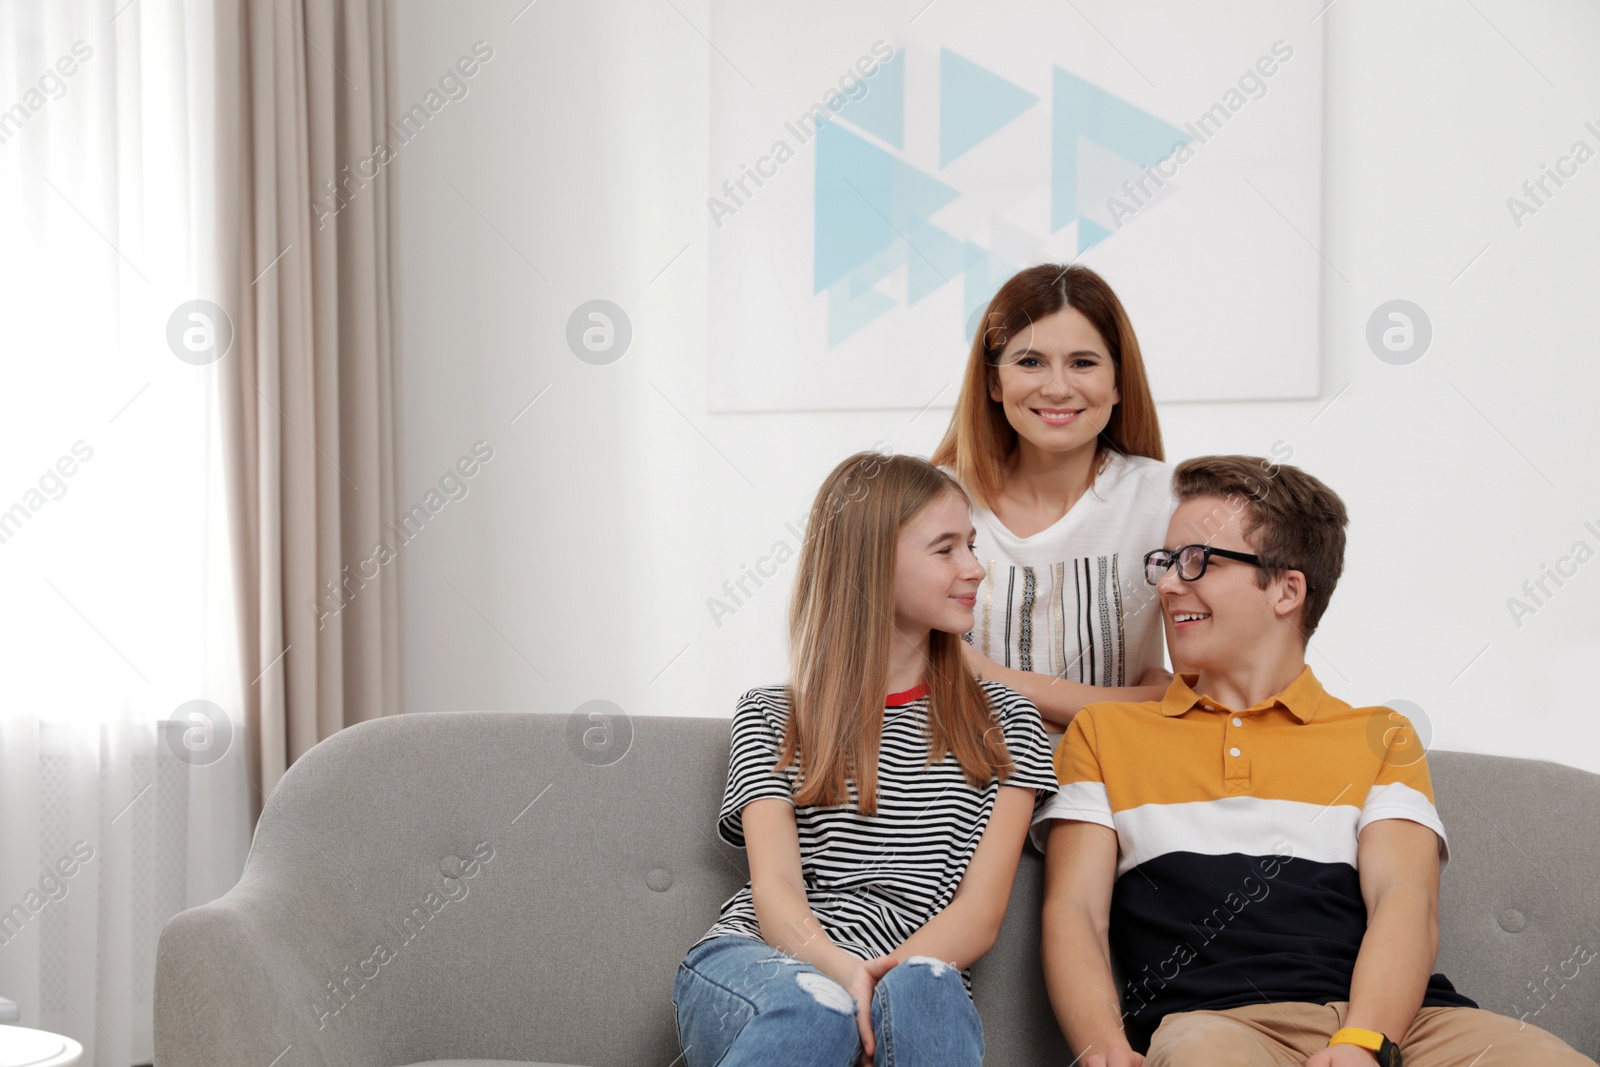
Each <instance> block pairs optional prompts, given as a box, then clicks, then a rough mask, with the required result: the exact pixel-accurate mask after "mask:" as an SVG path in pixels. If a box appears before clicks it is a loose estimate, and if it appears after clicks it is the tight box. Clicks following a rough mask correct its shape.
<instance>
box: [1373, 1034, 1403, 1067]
mask: <svg viewBox="0 0 1600 1067" xmlns="http://www.w3.org/2000/svg"><path fill="white" fill-rule="evenodd" d="M1378 1062H1379V1063H1380V1064H1382V1065H1383V1067H1400V1046H1399V1045H1397V1044H1395V1043H1394V1042H1393V1041H1390V1040H1389V1039H1388V1038H1387V1037H1386V1038H1384V1039H1383V1044H1382V1045H1380V1046H1379V1047H1378Z"/></svg>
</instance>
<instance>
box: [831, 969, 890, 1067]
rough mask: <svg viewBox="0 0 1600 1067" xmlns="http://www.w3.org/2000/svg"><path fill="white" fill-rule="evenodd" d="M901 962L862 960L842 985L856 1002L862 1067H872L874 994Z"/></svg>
mask: <svg viewBox="0 0 1600 1067" xmlns="http://www.w3.org/2000/svg"><path fill="white" fill-rule="evenodd" d="M899 962H900V961H899V960H897V959H895V958H894V957H893V956H878V957H876V958H874V959H870V960H862V961H861V962H860V963H859V964H856V965H854V966H852V967H851V968H850V972H849V973H848V974H847V975H845V976H844V979H845V980H844V981H843V982H841V983H840V984H841V985H843V986H844V988H845V992H847V993H849V994H850V999H851V1000H854V1001H855V1002H856V1028H857V1029H858V1030H860V1032H861V1067H872V1054H873V1052H874V1051H875V1050H874V1042H873V1040H872V992H873V990H875V989H876V988H877V987H878V983H879V982H880V981H881V980H882V979H883V976H884V975H886V974H888V973H889V972H890V971H892V970H894V968H895V965H896V964H898V963H899Z"/></svg>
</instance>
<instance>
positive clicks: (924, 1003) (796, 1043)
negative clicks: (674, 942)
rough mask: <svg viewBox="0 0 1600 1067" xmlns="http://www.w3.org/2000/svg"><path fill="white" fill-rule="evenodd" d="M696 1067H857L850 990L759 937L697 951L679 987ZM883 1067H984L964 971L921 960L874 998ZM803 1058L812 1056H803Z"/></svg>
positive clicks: (681, 1026)
mask: <svg viewBox="0 0 1600 1067" xmlns="http://www.w3.org/2000/svg"><path fill="white" fill-rule="evenodd" d="M672 1005H673V1007H674V1009H676V1011H677V1016H678V1045H679V1047H681V1048H682V1049H683V1058H684V1063H685V1064H686V1065H687V1067H780V1065H783V1067H787V1065H792V1064H797V1063H806V1064H814V1065H816V1067H856V1064H858V1063H859V1062H860V1060H861V1034H860V1031H859V1030H858V1029H857V1027H856V1005H855V1002H854V1001H853V1000H852V999H851V997H850V994H849V993H847V992H846V991H845V988H844V987H843V986H841V985H840V984H839V983H837V982H835V981H834V980H833V979H831V978H829V977H828V976H827V975H825V974H823V973H822V972H821V971H819V970H817V969H816V968H815V967H813V966H812V965H811V964H809V963H802V962H800V961H799V960H797V959H795V958H794V957H793V956H787V955H785V954H784V953H782V952H779V951H778V950H777V949H775V948H773V947H772V946H770V945H768V944H766V943H765V942H763V941H757V940H755V939H754V938H749V937H736V936H727V937H718V938H716V939H714V940H711V941H707V942H706V943H705V944H703V945H696V946H695V947H694V948H692V949H690V950H689V955H688V956H686V957H685V958H684V961H683V962H682V963H681V964H679V965H678V974H677V977H676V978H675V979H674V980H673V983H672ZM872 1035H873V1041H874V1043H875V1044H876V1046H877V1047H876V1049H875V1050H874V1052H873V1055H872V1062H873V1065H874V1067H923V1065H927V1067H965V1065H968V1064H971V1065H972V1067H977V1065H978V1064H981V1063H982V1062H983V1024H982V1023H981V1022H980V1021H979V1020H978V1009H977V1008H976V1007H974V1006H973V1003H972V998H971V997H970V996H968V994H967V989H966V986H965V985H963V984H962V981H961V973H960V972H959V971H957V970H956V969H955V968H954V967H952V966H950V965H949V964H947V963H944V962H942V961H940V960H934V959H930V958H928V957H926V956H913V957H911V958H910V959H908V960H906V961H905V962H904V963H901V964H899V965H898V966H896V967H895V968H894V969H893V970H891V971H890V972H889V973H888V974H886V975H884V976H883V980H882V981H880V982H879V983H878V984H877V986H876V987H875V988H874V990H873V993H872ZM801 1057H803V1058H801Z"/></svg>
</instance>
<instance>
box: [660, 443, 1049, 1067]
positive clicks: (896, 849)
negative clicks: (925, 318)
mask: <svg viewBox="0 0 1600 1067" xmlns="http://www.w3.org/2000/svg"><path fill="white" fill-rule="evenodd" d="M968 507H969V505H968V501H967V498H966V496H965V494H963V493H962V491H961V487H960V486H959V485H958V484H957V483H956V481H955V480H954V479H953V478H951V477H950V476H949V475H947V474H945V473H944V472H942V471H939V470H937V469H936V468H934V467H933V466H931V465H930V464H928V463H926V462H924V461H922V460H919V459H913V458H911V457H909V456H891V457H887V458H885V457H883V456H880V455H878V454H876V453H872V452H863V453H860V454H858V455H855V456H851V457H850V458H849V459H847V460H845V461H844V462H843V463H841V464H840V465H839V466H838V467H837V468H835V469H834V471H833V473H832V474H831V475H830V476H829V477H828V480H827V481H826V482H825V483H824V484H823V486H822V489H821V491H820V492H819V493H818V495H817V498H816V502H815V503H814V504H813V506H812V509H811V516H810V520H809V524H808V528H807V533H806V538H805V541H804V544H803V546H802V548H801V551H800V561H799V565H798V573H797V575H796V580H795V591H794V599H793V601H792V603H791V605H790V614H789V628H790V656H791V668H790V684H788V685H786V686H785V685H775V686H769V687H766V688H760V689H752V690H751V691H750V692H748V693H746V694H745V696H744V698H743V699H742V700H741V701H740V702H739V707H738V710H737V711H736V712H735V713H734V718H733V725H732V748H731V753H730V755H729V759H728V784H727V791H726V793H725V794H724V798H723V803H722V811H721V814H720V817H719V822H718V832H719V833H720V834H721V836H722V838H723V839H724V840H726V841H728V842H729V843H730V844H733V845H742V846H744V848H745V849H746V851H747V853H748V854H749V860H750V881H749V882H748V883H747V884H746V885H745V887H744V888H743V889H741V890H739V892H737V893H735V894H734V895H733V896H732V897H731V898H729V900H728V901H727V902H726V903H725V904H724V905H723V906H722V913H721V915H720V917H719V918H718V919H717V922H716V924H715V925H713V926H712V927H711V929H710V930H709V931H708V932H707V933H706V934H705V936H704V937H702V938H701V939H700V940H699V941H698V942H696V943H695V945H694V946H693V947H691V948H690V950H689V953H688V955H687V956H686V957H685V958H684V961H683V963H682V965H680V967H679V968H678V973H677V977H676V979H675V981H674V983H673V1005H674V1007H675V1009H676V1012H677V1020H678V1039H679V1043H680V1045H681V1046H682V1048H683V1053H684V1059H685V1061H686V1062H687V1064H688V1065H689V1067H712V1065H719V1067H737V1065H742V1064H753V1065H759V1067H774V1065H777V1064H791V1063H814V1064H824V1065H830V1067H850V1065H852V1064H854V1063H856V1062H857V1061H858V1060H861V1061H864V1062H871V1063H875V1064H879V1065H883V1064H894V1065H897V1067H915V1065H928V1067H935V1065H936V1067H963V1065H971V1067H977V1065H978V1064H979V1063H980V1062H981V1061H982V1057H983V1047H984V1042H983V1031H982V1026H981V1024H980V1022H979V1019H978V1013H977V1010H976V1009H975V1008H974V1007H973V1003H972V999H971V995H970V993H969V984H970V980H969V976H968V974H967V968H968V967H970V966H971V964H972V963H973V962H974V961H976V960H977V959H979V958H980V957H981V956H983V954H984V953H986V952H987V951H989V949H990V947H991V946H992V945H993V944H994V941H995V938H996V937H997V936H998V934H999V931H1000V923H1001V919H1002V918H1003V917H1004V915H1005V911H1006V904H1007V902H1008V901H1009V900H1010V897H1011V883H1012V879H1013V877H1014V876H1015V874H1016V870H1017V861H1018V858H1019V857H1020V855H1021V852H1022V843H1023V838H1024V835H1025V833H1026V832H1027V828H1028V823H1029V821H1030V819H1031V817H1032V814H1033V811H1034V807H1035V798H1036V797H1040V798H1041V799H1043V798H1045V797H1048V796H1050V795H1052V794H1054V793H1055V791H1056V780H1055V772H1054V771H1053V770H1052V768H1051V766H1050V747H1049V743H1048V741H1047V740H1046V736H1045V731H1044V725H1043V723H1042V722H1041V721H1040V719H1039V714H1038V712H1037V711H1036V710H1035V709H1034V708H1033V706H1032V705H1031V704H1029V703H1028V702H1027V701H1026V700H1024V699H1022V698H1021V697H1018V696H1017V695H1016V694H1015V693H1012V692H1010V691H1008V690H1006V689H1005V688H1004V687H1002V686H1000V685H997V684H994V683H979V682H978V680H977V679H975V678H974V677H973V676H972V673H971V672H970V671H969V670H968V669H967V667H966V664H965V661H964V658H963V655H962V652H961V648H962V640H961V634H963V633H965V632H966V631H967V630H969V629H971V627H972V605H973V602H974V594H975V593H976V590H977V588H978V582H979V579H980V578H982V576H983V571H982V569H981V568H980V567H979V566H978V564H977V560H976V559H975V558H974V557H973V555H972V548H971V538H972V535H973V528H972V523H971V518H970V516H969V513H968Z"/></svg>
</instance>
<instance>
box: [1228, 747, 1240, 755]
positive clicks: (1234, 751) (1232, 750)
mask: <svg viewBox="0 0 1600 1067" xmlns="http://www.w3.org/2000/svg"><path fill="white" fill-rule="evenodd" d="M1238 754H1239V750H1238V749H1236V748H1230V749H1228V755H1230V756H1237V755H1238Z"/></svg>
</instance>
